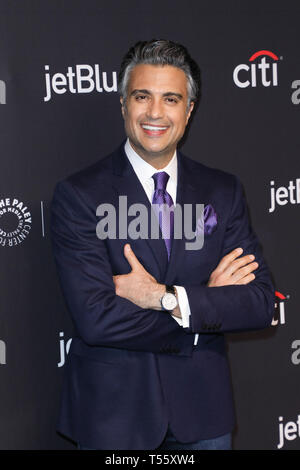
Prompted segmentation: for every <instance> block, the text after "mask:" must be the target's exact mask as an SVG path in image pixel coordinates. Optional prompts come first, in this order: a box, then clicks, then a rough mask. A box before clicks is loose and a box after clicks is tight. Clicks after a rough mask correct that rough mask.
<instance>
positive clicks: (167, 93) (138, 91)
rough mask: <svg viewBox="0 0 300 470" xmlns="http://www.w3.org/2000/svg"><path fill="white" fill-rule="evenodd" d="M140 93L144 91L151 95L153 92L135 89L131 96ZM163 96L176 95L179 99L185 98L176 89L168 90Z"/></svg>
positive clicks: (145, 93)
mask: <svg viewBox="0 0 300 470" xmlns="http://www.w3.org/2000/svg"><path fill="white" fill-rule="evenodd" d="M138 93H143V94H144V95H151V92H150V91H149V90H145V89H135V90H133V91H132V92H131V93H130V96H135V95H137V94H138ZM163 96H164V97H166V96H176V98H178V99H179V100H182V99H183V96H182V95H181V94H180V93H175V91H167V92H166V93H163Z"/></svg>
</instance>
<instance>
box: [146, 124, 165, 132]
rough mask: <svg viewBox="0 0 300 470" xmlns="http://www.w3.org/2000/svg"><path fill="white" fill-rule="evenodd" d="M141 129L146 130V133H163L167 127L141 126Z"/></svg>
mask: <svg viewBox="0 0 300 470" xmlns="http://www.w3.org/2000/svg"><path fill="white" fill-rule="evenodd" d="M142 128H143V129H147V130H148V131H165V130H166V129H168V128H167V127H157V126H147V125H142Z"/></svg>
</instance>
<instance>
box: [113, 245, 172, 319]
mask: <svg viewBox="0 0 300 470" xmlns="http://www.w3.org/2000/svg"><path fill="white" fill-rule="evenodd" d="M124 256H125V258H126V259H127V261H128V263H129V264H130V266H131V269H132V271H131V272H130V273H129V274H120V275H117V276H113V281H114V284H115V289H116V294H117V295H118V296H120V297H124V298H125V299H127V300H130V301H131V302H133V303H134V304H136V305H138V306H139V307H141V308H150V309H153V310H161V304H160V299H161V297H162V296H163V295H164V293H165V291H166V288H165V286H164V285H163V284H159V283H158V282H157V281H156V279H155V278H154V277H153V276H151V274H149V273H148V271H146V269H145V268H144V267H143V266H142V264H141V263H140V262H139V260H138V259H137V257H136V256H135V254H134V252H133V251H132V249H131V247H130V245H129V244H128V243H126V245H125V246H124Z"/></svg>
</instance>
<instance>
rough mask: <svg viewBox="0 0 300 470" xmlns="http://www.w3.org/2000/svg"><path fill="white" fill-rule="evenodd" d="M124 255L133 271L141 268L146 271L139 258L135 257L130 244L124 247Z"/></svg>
mask: <svg viewBox="0 0 300 470" xmlns="http://www.w3.org/2000/svg"><path fill="white" fill-rule="evenodd" d="M124 255H125V258H126V259H127V261H128V263H129V264H130V266H131V269H132V270H133V271H136V270H138V269H141V268H142V269H144V268H143V266H142V265H141V263H140V262H139V260H138V259H137V257H136V256H135V254H134V252H133V250H132V248H131V246H130V245H129V243H126V245H125V246H124Z"/></svg>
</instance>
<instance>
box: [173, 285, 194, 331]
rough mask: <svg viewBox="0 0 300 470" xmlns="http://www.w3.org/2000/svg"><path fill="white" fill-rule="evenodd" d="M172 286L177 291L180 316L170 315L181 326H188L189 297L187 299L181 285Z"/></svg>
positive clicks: (189, 313) (189, 312)
mask: <svg viewBox="0 0 300 470" xmlns="http://www.w3.org/2000/svg"><path fill="white" fill-rule="evenodd" d="M174 287H175V289H176V292H177V300H178V306H179V308H180V312H181V318H178V317H175V316H174V315H172V317H173V318H174V320H176V321H177V323H179V325H181V326H182V327H183V328H189V326H190V315H191V310H190V304H189V299H188V296H187V293H186V290H185V288H184V287H182V286H174Z"/></svg>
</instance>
